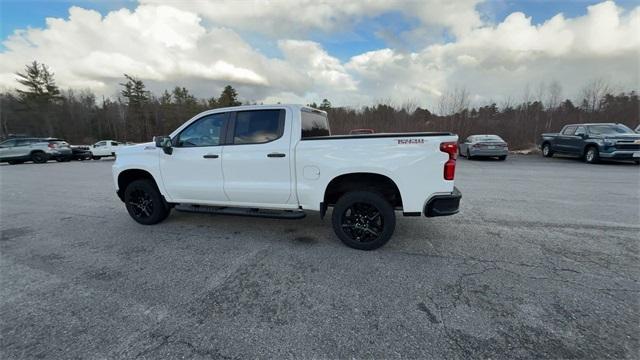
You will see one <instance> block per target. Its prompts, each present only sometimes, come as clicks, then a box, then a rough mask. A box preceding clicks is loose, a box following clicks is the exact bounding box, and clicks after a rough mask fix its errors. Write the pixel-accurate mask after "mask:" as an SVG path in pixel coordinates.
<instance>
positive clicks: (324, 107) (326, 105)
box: [318, 99, 331, 111]
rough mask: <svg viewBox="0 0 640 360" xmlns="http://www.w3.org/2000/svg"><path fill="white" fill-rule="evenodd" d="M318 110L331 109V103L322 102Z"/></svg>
mask: <svg viewBox="0 0 640 360" xmlns="http://www.w3.org/2000/svg"><path fill="white" fill-rule="evenodd" d="M318 109H320V110H325V111H326V110H329V109H331V101H329V100H327V99H322V102H321V103H320V107H319V108H318Z"/></svg>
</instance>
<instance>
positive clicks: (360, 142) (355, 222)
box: [113, 105, 461, 250]
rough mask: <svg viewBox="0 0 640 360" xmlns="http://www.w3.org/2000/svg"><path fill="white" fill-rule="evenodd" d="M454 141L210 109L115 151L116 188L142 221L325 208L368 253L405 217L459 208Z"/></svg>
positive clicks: (258, 111) (263, 112)
mask: <svg viewBox="0 0 640 360" xmlns="http://www.w3.org/2000/svg"><path fill="white" fill-rule="evenodd" d="M457 140H458V137H457V136H456V135H454V134H451V133H447V132H442V133H403V134H366V135H337V136H331V133H330V129H329V121H328V119H327V114H326V112H324V111H320V110H316V109H312V108H309V107H306V106H300V105H273V106H271V105H269V106H267V105H259V106H240V107H233V108H223V109H215V110H210V111H206V112H203V113H201V114H198V115H196V116H195V117H193V118H192V119H190V120H189V121H187V122H185V123H184V124H183V125H182V126H180V127H179V128H178V129H176V130H175V131H174V132H173V133H171V134H170V135H169V136H158V137H156V138H155V142H153V143H146V144H139V145H134V146H130V147H126V148H122V149H121V150H119V151H118V152H117V158H116V161H115V163H114V165H113V176H114V181H115V184H116V189H117V194H118V196H119V197H120V199H121V200H122V201H123V202H124V203H125V206H126V208H127V211H128V212H129V214H130V215H131V217H132V218H133V219H134V220H135V221H137V222H138V223H141V224H147V225H150V224H155V223H158V222H160V221H162V220H164V219H165V218H166V217H167V216H168V215H169V212H170V211H171V209H175V210H182V211H191V212H204V213H222V214H235V215H249V216H263V217H278V218H290V219H292V218H301V217H304V216H305V212H306V211H316V212H319V213H320V215H321V217H323V216H324V214H325V212H326V211H327V208H333V212H332V216H331V217H332V223H333V229H334V231H335V233H336V235H337V236H338V237H339V238H340V239H341V240H342V241H343V242H344V243H345V244H346V245H347V246H350V247H353V248H357V249H363V250H371V249H375V248H378V247H380V246H382V245H384V244H385V243H386V242H387V241H388V240H389V239H390V238H391V235H392V234H393V231H394V228H395V223H396V217H395V216H396V215H395V212H396V211H401V212H402V213H403V215H405V216H421V215H424V216H427V217H432V216H443V215H452V214H455V213H457V212H458V205H459V202H460V198H461V194H460V192H459V191H458V190H457V189H456V188H455V187H454V173H455V166H456V153H457Z"/></svg>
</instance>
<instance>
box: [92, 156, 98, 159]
mask: <svg viewBox="0 0 640 360" xmlns="http://www.w3.org/2000/svg"><path fill="white" fill-rule="evenodd" d="M91 158H92V159H93V160H100V156H92V157H91Z"/></svg>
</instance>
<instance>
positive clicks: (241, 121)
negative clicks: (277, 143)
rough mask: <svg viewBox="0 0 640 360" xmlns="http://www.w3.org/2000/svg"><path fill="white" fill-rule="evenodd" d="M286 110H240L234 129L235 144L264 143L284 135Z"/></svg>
mask: <svg viewBox="0 0 640 360" xmlns="http://www.w3.org/2000/svg"><path fill="white" fill-rule="evenodd" d="M284 114H285V112H284V110H254V111H238V112H237V113H236V121H235V125H234V130H233V143H234V144H262V143H266V142H269V141H273V140H276V139H277V138H279V137H280V136H282V132H283V129H284Z"/></svg>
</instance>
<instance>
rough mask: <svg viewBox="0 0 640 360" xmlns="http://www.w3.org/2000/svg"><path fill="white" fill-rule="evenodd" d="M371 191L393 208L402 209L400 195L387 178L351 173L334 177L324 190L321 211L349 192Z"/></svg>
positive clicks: (398, 190) (396, 187) (393, 183)
mask: <svg viewBox="0 0 640 360" xmlns="http://www.w3.org/2000/svg"><path fill="white" fill-rule="evenodd" d="M354 190H370V191H371V190H373V191H376V192H379V193H380V194H381V195H382V196H383V197H384V198H385V199H386V200H387V201H388V202H389V203H390V204H391V205H392V206H393V207H394V208H396V209H401V208H402V195H401V194H400V189H399V187H398V185H397V184H396V183H395V182H394V181H393V179H391V178H390V177H388V176H387V175H383V174H380V173H375V172H352V173H345V174H340V175H337V176H335V177H334V178H332V179H331V181H329V183H328V184H327V186H326V187H325V190H324V196H323V203H322V206H321V209H325V210H326V208H327V207H328V206H332V205H335V203H336V202H337V201H338V199H339V198H340V197H341V196H342V195H344V194H345V193H347V192H349V191H354Z"/></svg>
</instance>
